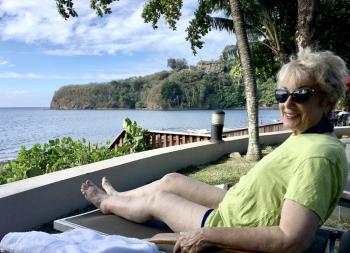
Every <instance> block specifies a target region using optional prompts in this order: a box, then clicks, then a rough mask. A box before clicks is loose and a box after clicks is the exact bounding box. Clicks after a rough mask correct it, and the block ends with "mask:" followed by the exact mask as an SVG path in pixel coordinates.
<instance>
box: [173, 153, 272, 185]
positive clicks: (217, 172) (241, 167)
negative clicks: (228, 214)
mask: <svg viewBox="0 0 350 253" xmlns="http://www.w3.org/2000/svg"><path fill="white" fill-rule="evenodd" d="M274 148H275V147H273V146H266V147H264V148H263V150H262V152H263V155H266V154H268V153H270V152H271V151H272V150H273V149H274ZM256 163H257V162H253V161H247V160H246V159H245V156H241V157H239V156H235V157H231V158H230V157H228V156H226V157H222V158H220V159H219V160H217V161H215V162H212V163H209V164H205V165H201V166H198V167H194V166H190V167H187V168H185V169H183V170H181V171H180V173H182V174H184V175H186V176H189V177H192V178H194V179H197V180H199V181H202V182H205V183H207V184H211V185H216V184H227V185H228V186H232V185H234V184H236V183H237V182H238V180H239V179H240V177H242V176H243V175H245V174H246V173H247V172H248V171H249V170H250V169H251V168H252V167H253V166H254V165H255V164H256Z"/></svg>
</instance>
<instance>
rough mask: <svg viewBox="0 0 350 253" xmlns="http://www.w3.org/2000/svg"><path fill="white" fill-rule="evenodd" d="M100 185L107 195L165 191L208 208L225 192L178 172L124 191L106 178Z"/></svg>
mask: <svg viewBox="0 0 350 253" xmlns="http://www.w3.org/2000/svg"><path fill="white" fill-rule="evenodd" d="M102 187H103V189H104V190H105V191H106V192H107V193H108V194H109V195H113V194H119V195H120V196H124V197H138V196H142V195H150V194H154V193H156V192H158V191H165V192H169V193H173V194H175V195H178V196H180V197H182V198H184V199H187V200H189V201H191V202H194V203H197V204H200V205H202V206H207V207H210V208H217V207H218V205H219V203H220V202H221V201H222V199H223V198H224V196H225V193H226V190H223V189H219V188H217V187H215V186H212V185H208V184H205V183H203V182H200V181H197V180H194V179H192V178H190V177H186V176H184V175H181V174H178V173H170V174H167V175H165V176H164V177H163V178H161V179H159V180H156V181H154V182H152V183H150V184H147V185H144V186H141V187H139V188H136V189H133V190H130V191H125V192H117V191H116V190H115V189H114V188H113V187H112V186H111V184H110V183H109V182H108V180H107V179H106V178H103V179H102Z"/></svg>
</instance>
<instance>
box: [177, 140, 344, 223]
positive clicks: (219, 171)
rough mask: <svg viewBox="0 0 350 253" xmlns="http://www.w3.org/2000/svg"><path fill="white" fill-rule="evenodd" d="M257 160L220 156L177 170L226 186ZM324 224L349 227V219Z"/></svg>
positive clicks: (264, 149)
mask: <svg viewBox="0 0 350 253" xmlns="http://www.w3.org/2000/svg"><path fill="white" fill-rule="evenodd" d="M275 147H276V146H265V147H263V149H262V152H263V155H267V154H268V153H270V152H272V151H273V149H274V148H275ZM256 163H257V162H252V161H247V160H246V159H245V156H241V157H237V156H236V157H232V158H229V157H228V156H225V157H222V158H220V159H219V160H217V161H215V162H212V163H209V164H205V165H201V166H198V167H194V166H190V167H187V168H185V169H182V170H181V171H179V172H180V173H182V174H184V175H186V176H189V177H192V178H194V179H197V180H199V181H202V182H205V183H207V184H211V185H217V184H226V185H228V187H231V186H232V185H234V184H236V183H237V182H238V181H239V179H240V177H242V176H243V175H245V174H246V173H247V172H248V171H249V170H250V169H251V168H252V167H253V166H254V165H255V164H256ZM324 225H325V226H329V227H334V228H338V229H339V228H340V229H344V230H348V229H350V219H337V218H329V219H328V220H327V221H326V222H325V224H324Z"/></svg>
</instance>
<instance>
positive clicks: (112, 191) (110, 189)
mask: <svg viewBox="0 0 350 253" xmlns="http://www.w3.org/2000/svg"><path fill="white" fill-rule="evenodd" d="M101 185H102V188H103V189H104V190H105V191H106V192H107V194H108V195H111V196H115V195H118V192H117V191H116V190H115V189H114V188H113V186H112V185H111V183H110V182H109V181H108V179H107V178H106V177H103V178H102V184H101Z"/></svg>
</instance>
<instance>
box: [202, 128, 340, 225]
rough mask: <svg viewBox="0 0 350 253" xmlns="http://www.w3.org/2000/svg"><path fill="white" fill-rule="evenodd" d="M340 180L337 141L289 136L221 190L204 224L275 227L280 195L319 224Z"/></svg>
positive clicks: (328, 210)
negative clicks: (307, 211) (315, 217)
mask: <svg viewBox="0 0 350 253" xmlns="http://www.w3.org/2000/svg"><path fill="white" fill-rule="evenodd" d="M346 179H347V161H346V155H345V145H344V144H343V143H342V142H341V141H339V140H338V139H337V138H336V137H333V136H330V135H326V134H300V135H296V136H293V135H292V136H290V137H289V138H288V139H287V140H286V141H285V142H284V143H282V144H281V145H280V146H279V147H278V148H276V149H275V150H274V151H273V152H271V153H270V154H269V155H267V156H265V157H264V158H263V159H262V160H261V161H260V162H259V163H257V164H256V165H255V166H254V168H252V169H251V170H250V171H249V172H248V173H247V174H246V175H245V176H243V177H242V178H241V179H240V181H239V182H238V183H237V184H236V185H235V186H234V187H232V188H231V189H230V190H229V191H228V192H227V193H226V195H225V197H224V199H223V201H222V202H221V203H220V204H219V207H218V208H217V209H215V210H214V211H213V212H211V214H210V215H209V216H208V218H207V220H206V222H205V226H206V227H260V226H275V225H278V224H279V221H280V217H281V210H282V206H283V202H284V200H285V199H290V200H293V201H295V202H297V203H299V204H301V205H303V206H305V207H307V208H309V209H311V210H313V211H314V212H315V213H316V214H317V215H318V216H319V217H320V224H322V223H324V221H325V220H326V219H327V218H328V217H329V215H330V214H331V212H332V211H333V209H334V207H335V206H336V204H337V202H338V200H339V197H340V194H341V192H342V191H343V189H344V186H345V183H346Z"/></svg>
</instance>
